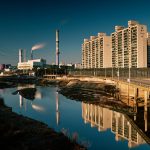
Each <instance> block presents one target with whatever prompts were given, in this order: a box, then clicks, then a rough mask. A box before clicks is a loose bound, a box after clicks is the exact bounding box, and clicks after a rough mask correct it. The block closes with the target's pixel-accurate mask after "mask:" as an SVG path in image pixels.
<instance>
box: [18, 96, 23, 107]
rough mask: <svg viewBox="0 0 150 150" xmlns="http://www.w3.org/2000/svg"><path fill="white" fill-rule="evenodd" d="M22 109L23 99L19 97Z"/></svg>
mask: <svg viewBox="0 0 150 150" xmlns="http://www.w3.org/2000/svg"><path fill="white" fill-rule="evenodd" d="M19 102H20V108H22V106H23V97H22V96H21V95H19Z"/></svg>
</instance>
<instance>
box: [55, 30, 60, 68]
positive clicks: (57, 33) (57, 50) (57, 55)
mask: <svg viewBox="0 0 150 150" xmlns="http://www.w3.org/2000/svg"><path fill="white" fill-rule="evenodd" d="M59 54H60V52H59V30H56V65H57V66H59Z"/></svg>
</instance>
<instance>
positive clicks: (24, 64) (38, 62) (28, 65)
mask: <svg viewBox="0 0 150 150" xmlns="http://www.w3.org/2000/svg"><path fill="white" fill-rule="evenodd" d="M24 60H25V59H24V56H23V50H22V49H20V50H19V63H18V69H19V70H32V69H33V68H38V67H39V68H44V67H45V65H46V60H44V59H41V58H40V59H34V60H28V61H24Z"/></svg>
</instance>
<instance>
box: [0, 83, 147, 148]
mask: <svg viewBox="0 0 150 150" xmlns="http://www.w3.org/2000/svg"><path fill="white" fill-rule="evenodd" d="M31 86H33V85H31ZM21 88H24V87H21V86H20V87H18V88H9V89H3V90H0V96H1V97H3V98H4V102H5V104H6V105H7V106H9V107H12V110H13V111H14V112H16V113H18V114H22V115H24V116H28V117H30V118H33V119H35V120H38V121H41V122H44V123H45V124H47V125H48V126H49V127H51V128H53V129H54V130H56V131H58V132H60V131H61V132H63V133H64V134H66V135H67V136H69V137H70V138H74V139H77V141H78V142H79V143H80V144H83V145H86V146H87V147H88V150H100V149H114V150H120V149H122V150H128V149H130V148H131V149H134V150H149V149H150V146H149V145H148V144H146V140H145V139H144V138H143V135H144V136H145V135H146V136H147V137H148V130H150V129H149V128H148V127H149V126H148V127H147V128H148V129H146V132H145V131H143V130H144V129H141V130H140V128H138V126H136V123H135V124H134V121H135V120H136V119H135V120H132V118H131V119H130V118H129V117H128V116H126V115H124V114H122V113H119V112H116V111H112V110H109V109H107V108H103V107H101V106H99V105H95V104H88V103H85V102H78V101H74V100H70V99H68V98H66V97H64V96H63V95H61V94H59V93H58V92H57V87H40V86H38V87H36V88H37V91H36V95H35V99H33V100H28V99H25V98H24V97H22V96H21V95H19V94H14V95H13V94H12V93H13V92H15V91H16V90H17V89H21ZM147 115H148V114H147ZM143 116H144V114H143ZM137 118H138V117H137ZM142 119H143V118H142ZM142 119H141V122H142V128H143V126H144V124H145V119H144V120H142ZM148 121H149V120H148ZM148 121H147V124H150V121H149V122H148ZM139 131H140V132H139ZM141 131H142V132H141ZM141 133H142V134H141ZM149 137H150V135H149Z"/></svg>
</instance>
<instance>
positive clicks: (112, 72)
mask: <svg viewBox="0 0 150 150" xmlns="http://www.w3.org/2000/svg"><path fill="white" fill-rule="evenodd" d="M111 74H112V80H113V78H114V70H113V66H112V71H111Z"/></svg>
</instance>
